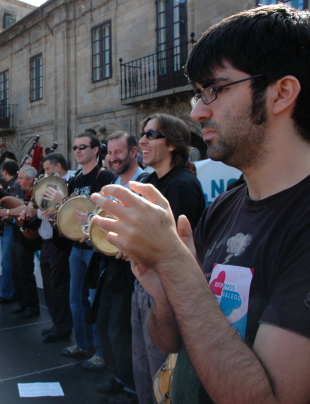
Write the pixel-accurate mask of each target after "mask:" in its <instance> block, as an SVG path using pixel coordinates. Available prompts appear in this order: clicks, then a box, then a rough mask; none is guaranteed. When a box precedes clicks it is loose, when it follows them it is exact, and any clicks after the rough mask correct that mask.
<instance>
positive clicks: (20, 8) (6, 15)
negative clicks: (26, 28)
mask: <svg viewBox="0 0 310 404" xmlns="http://www.w3.org/2000/svg"><path fill="white" fill-rule="evenodd" d="M35 9H36V7H35V6H31V5H30V4H27V3H24V2H23V1H18V0H0V32H2V31H3V30H4V29H6V28H8V27H9V26H10V25H12V24H14V23H15V22H16V21H19V20H20V19H22V18H23V17H25V15H27V14H29V13H30V12H31V11H33V10H35Z"/></svg>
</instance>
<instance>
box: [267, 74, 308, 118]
mask: <svg viewBox="0 0 310 404" xmlns="http://www.w3.org/2000/svg"><path fill="white" fill-rule="evenodd" d="M300 89H301V85H300V83H299V81H298V79H297V78H296V77H294V76H284V77H282V78H281V79H279V80H277V82H276V83H274V85H271V93H272V94H271V96H272V112H273V114H274V115H277V114H280V113H281V112H283V111H284V110H285V109H287V108H289V109H291V108H292V107H293V106H294V104H295V102H296V99H297V97H298V94H299V93H300Z"/></svg>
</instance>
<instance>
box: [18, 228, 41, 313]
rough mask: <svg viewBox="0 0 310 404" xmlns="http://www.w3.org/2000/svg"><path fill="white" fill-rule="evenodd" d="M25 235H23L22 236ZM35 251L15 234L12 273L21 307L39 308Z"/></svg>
mask: <svg viewBox="0 0 310 404" xmlns="http://www.w3.org/2000/svg"><path fill="white" fill-rule="evenodd" d="M22 237H23V236H22ZM33 260H34V252H33V251H32V250H30V249H29V248H26V247H24V245H23V244H22V243H21V242H20V240H16V238H15V237H14V235H13V245H12V249H11V273H12V279H13V282H14V287H15V295H16V299H17V301H18V303H19V304H20V306H21V307H24V308H26V307H29V308H30V309H31V310H39V297H38V291H37V283H36V278H35V276H34V262H33Z"/></svg>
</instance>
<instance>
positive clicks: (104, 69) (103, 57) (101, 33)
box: [92, 21, 112, 82]
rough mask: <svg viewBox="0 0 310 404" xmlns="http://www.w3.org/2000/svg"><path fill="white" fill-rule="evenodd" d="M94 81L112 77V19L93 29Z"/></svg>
mask: <svg viewBox="0 0 310 404" xmlns="http://www.w3.org/2000/svg"><path fill="white" fill-rule="evenodd" d="M92 50H93V63H92V66H93V75H92V77H93V82H96V81H102V80H106V79H108V78H110V77H112V49H111V21H108V22H106V23H105V24H102V25H99V26H98V27H95V28H93V29H92Z"/></svg>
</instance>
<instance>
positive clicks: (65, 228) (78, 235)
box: [54, 195, 96, 241]
mask: <svg viewBox="0 0 310 404" xmlns="http://www.w3.org/2000/svg"><path fill="white" fill-rule="evenodd" d="M55 208H56V214H55V215H54V220H55V223H56V226H57V228H58V230H59V231H60V233H61V234H62V235H63V236H64V237H67V238H69V239H70V240H73V241H78V240H81V239H82V238H83V237H85V234H84V233H83V231H82V226H81V225H80V223H79V222H78V220H77V218H76V217H75V215H74V211H75V210H79V211H81V212H83V213H86V214H89V213H90V212H93V211H94V210H95V209H96V205H95V204H94V202H93V201H91V200H90V199H89V198H87V196H83V195H73V196H72V195H71V196H69V197H68V198H64V199H63V201H62V203H60V204H58V205H56V207H55Z"/></svg>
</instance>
